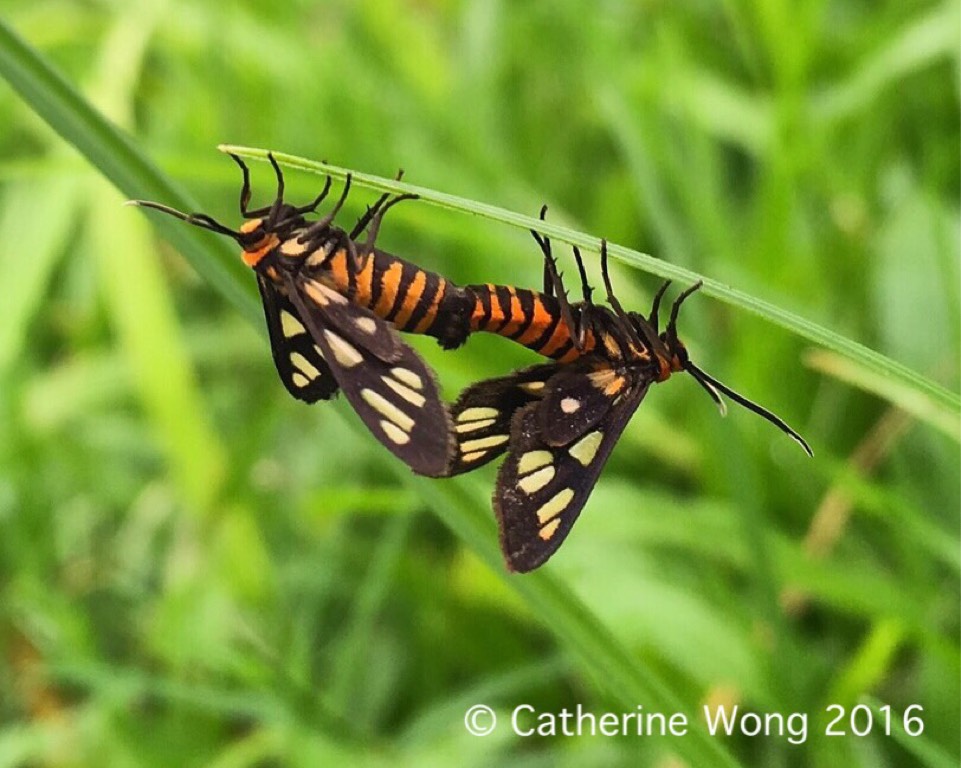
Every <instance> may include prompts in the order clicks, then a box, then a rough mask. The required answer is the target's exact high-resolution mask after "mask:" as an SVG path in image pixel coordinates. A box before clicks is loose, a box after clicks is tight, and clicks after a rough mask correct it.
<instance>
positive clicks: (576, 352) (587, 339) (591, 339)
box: [557, 329, 597, 363]
mask: <svg viewBox="0 0 961 768" xmlns="http://www.w3.org/2000/svg"><path fill="white" fill-rule="evenodd" d="M596 346H597V337H596V336H595V335H594V332H593V331H592V330H590V329H588V331H587V333H586V334H584V346H583V347H582V348H581V349H578V348H577V347H576V346H574V347H571V348H570V349H569V350H567V352H565V353H564V354H563V355H561V356H560V357H559V358H557V362H559V363H571V362H573V361H574V360H577V358H579V357H581V356H583V355H586V354H587V353H588V352H592V351H593V350H594V347H596Z"/></svg>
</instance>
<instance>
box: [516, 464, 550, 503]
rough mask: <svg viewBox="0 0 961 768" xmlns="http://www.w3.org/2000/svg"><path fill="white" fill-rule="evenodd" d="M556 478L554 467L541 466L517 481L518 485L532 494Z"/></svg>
mask: <svg viewBox="0 0 961 768" xmlns="http://www.w3.org/2000/svg"><path fill="white" fill-rule="evenodd" d="M553 479H554V467H551V466H547V467H541V469H538V470H537V471H535V472H533V473H531V474H529V475H527V476H526V477H522V478H521V479H520V480H518V481H517V487H518V488H520V489H521V490H522V491H523V492H524V493H526V494H527V495H528V496H530V495H531V494H532V493H537V491H539V490H540V489H541V488H543V487H544V486H545V485H547V484H548V483H549V482H550V481H551V480H553Z"/></svg>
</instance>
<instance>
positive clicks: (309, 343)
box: [257, 275, 338, 403]
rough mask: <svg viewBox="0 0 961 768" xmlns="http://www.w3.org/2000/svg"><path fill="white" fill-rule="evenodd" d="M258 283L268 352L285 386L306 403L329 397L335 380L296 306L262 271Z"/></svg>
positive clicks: (336, 386)
mask: <svg viewBox="0 0 961 768" xmlns="http://www.w3.org/2000/svg"><path fill="white" fill-rule="evenodd" d="M257 285H258V287H259V288H260V297H261V300H262V302H263V306H264V317H265V318H266V321H267V334H268V336H269V338H270V353H271V355H272V357H273V359H274V365H275V366H276V368H277V373H278V374H279V375H280V380H281V381H282V382H283V384H284V387H286V388H287V391H288V392H290V394H291V395H293V396H294V397H296V398H297V399H298V400H302V401H303V402H305V403H314V402H317V401H318V400H329V399H330V398H331V397H333V396H334V394H336V392H337V389H338V385H337V380H336V379H335V378H334V375H333V374H332V373H331V371H330V366H328V365H327V362H326V361H325V360H324V358H323V355H322V354H321V351H320V349H318V347H317V345H316V344H315V343H314V339H313V336H311V334H310V332H309V331H308V330H307V326H306V325H305V324H304V321H303V320H302V319H301V317H300V313H299V312H298V310H297V308H296V307H295V306H294V305H293V304H292V303H291V302H290V300H289V299H288V298H287V297H286V296H284V295H283V294H282V293H281V292H280V290H279V289H278V288H276V287H275V286H274V285H273V284H272V283H270V282H269V281H268V280H267V279H266V278H265V277H263V276H262V275H258V276H257Z"/></svg>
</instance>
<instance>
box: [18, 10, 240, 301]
mask: <svg viewBox="0 0 961 768" xmlns="http://www.w3.org/2000/svg"><path fill="white" fill-rule="evenodd" d="M0 75H2V76H3V77H4V78H5V79H6V80H7V82H8V83H10V85H11V86H12V87H13V89H14V90H15V91H16V92H17V93H18V94H20V97H21V98H22V99H23V100H24V101H25V102H26V103H27V104H29V105H30V107H31V108H32V109H33V110H34V111H35V112H36V113H37V114H38V115H39V116H40V117H42V118H43V119H44V120H45V121H46V122H47V124H48V125H50V127H51V128H53V129H54V130H55V131H56V132H57V133H59V134H60V136H62V137H63V139H64V140H65V141H67V142H68V143H69V144H72V145H73V146H74V147H75V148H76V149H77V150H78V151H79V152H80V153H81V154H82V155H84V156H85V157H86V158H87V160H89V161H90V163H91V164H92V165H93V166H95V167H96V168H97V169H98V170H99V171H100V172H101V173H102V174H103V175H104V176H106V177H107V178H108V179H109V180H110V181H111V182H112V183H113V184H114V186H116V187H117V188H118V189H119V190H120V191H121V192H122V193H123V194H124V195H126V196H127V197H130V198H137V199H148V200H161V201H163V202H164V203H166V204H168V205H173V206H175V207H178V208H182V209H186V210H194V209H195V208H196V205H195V203H194V202H193V201H192V200H191V199H190V198H189V197H188V196H187V195H185V194H184V193H183V192H182V191H181V190H179V189H178V188H177V187H176V186H175V185H174V184H172V183H171V182H170V181H169V180H168V179H167V178H165V177H164V176H163V175H162V174H161V173H160V171H159V170H158V169H157V168H156V167H155V166H154V165H153V164H151V163H150V162H149V161H148V160H147V159H146V158H145V157H144V156H143V154H142V153H140V152H139V151H137V149H136V147H135V146H134V144H133V142H131V140H130V139H129V137H127V136H126V135H125V134H123V133H122V132H120V131H118V130H117V129H116V128H115V127H114V126H113V125H112V124H111V123H110V122H109V121H107V120H106V119H105V118H104V117H103V115H101V114H100V113H99V112H98V111H97V110H96V109H94V108H93V107H92V106H91V105H90V103H89V102H88V101H87V100H86V99H84V97H83V95H82V94H80V93H79V92H78V91H77V90H76V89H75V88H74V87H73V86H72V85H71V84H70V83H68V82H67V81H66V80H65V79H64V77H63V76H62V75H61V74H60V73H59V72H57V71H56V70H55V69H53V67H52V66H51V65H50V64H49V63H48V62H47V61H46V60H45V59H44V58H43V57H42V56H40V55H39V54H38V53H37V51H35V50H34V49H32V48H31V47H30V46H29V45H28V44H27V43H26V42H25V41H23V40H22V39H21V38H20V37H18V36H17V35H16V33H15V32H14V31H13V30H12V29H10V27H9V26H7V25H6V23H4V21H3V20H2V19H0ZM158 226H160V227H161V228H162V230H163V232H164V235H165V236H166V237H167V238H168V239H169V240H170V242H171V243H173V245H174V246H175V247H176V248H177V249H178V250H179V251H180V252H181V253H182V254H183V255H184V256H185V257H186V258H187V260H188V261H189V262H190V263H191V265H192V266H193V267H194V269H196V270H197V271H198V272H200V273H201V274H202V275H204V277H206V278H207V280H209V281H210V283H211V284H212V285H213V286H214V288H216V289H217V290H218V291H220V292H221V293H222V294H223V295H224V296H226V297H227V298H228V299H229V300H230V301H231V302H233V303H234V304H236V305H237V306H238V307H239V308H241V310H242V311H243V312H245V313H246V314H247V315H248V316H249V317H250V318H256V317H258V316H259V309H258V308H257V305H256V302H255V300H254V293H255V291H254V286H253V284H252V283H251V282H250V281H248V280H245V279H243V278H244V277H245V274H244V273H245V271H246V267H244V266H243V264H242V263H241V262H240V260H239V259H238V258H237V254H236V252H235V251H236V249H234V248H232V247H231V244H230V243H228V242H226V241H224V240H223V238H215V237H214V236H212V235H203V234H202V233H200V232H199V231H195V230H194V229H193V228H192V227H184V226H181V225H180V224H179V222H175V221H173V220H171V221H169V222H168V221H164V220H161V221H159V222H158ZM202 243H207V245H203V244H202Z"/></svg>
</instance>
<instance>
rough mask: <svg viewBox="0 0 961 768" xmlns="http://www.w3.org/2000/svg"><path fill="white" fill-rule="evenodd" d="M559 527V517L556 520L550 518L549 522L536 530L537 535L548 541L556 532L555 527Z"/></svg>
mask: <svg viewBox="0 0 961 768" xmlns="http://www.w3.org/2000/svg"><path fill="white" fill-rule="evenodd" d="M560 527H561V521H560V519H559V518H558V519H557V520H551V522H549V523H548V524H547V525H545V526H543V527H542V528H541V529H540V530H539V531H538V532H537V535H538V536H540V537H541V539H542V540H543V541H550V540H551V537H552V536H553V535H554V534H555V533H556V532H557V529H558V528H560Z"/></svg>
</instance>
